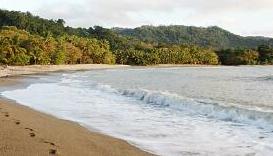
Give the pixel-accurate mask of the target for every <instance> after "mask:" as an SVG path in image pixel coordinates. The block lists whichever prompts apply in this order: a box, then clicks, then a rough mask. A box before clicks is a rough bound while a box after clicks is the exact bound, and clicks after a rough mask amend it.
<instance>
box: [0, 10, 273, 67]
mask: <svg viewBox="0 0 273 156" xmlns="http://www.w3.org/2000/svg"><path fill="white" fill-rule="evenodd" d="M271 42H272V39H270V38H263V37H248V38H243V37H240V36H238V35H234V34H231V33H229V32H228V31H225V30H223V29H221V28H218V27H211V28H197V27H185V26H169V27H163V26H162V27H152V26H144V27H140V28H136V29H120V28H119V29H117V28H115V29H106V28H103V27H100V26H94V27H90V28H72V27H69V26H65V21H64V20H62V19H57V20H48V19H43V18H40V17H38V16H34V15H32V14H31V13H29V12H27V13H24V12H18V11H7V10H0V64H7V65H32V64H81V63H107V64H114V63H118V64H129V65H154V64H227V65H239V64H273V48H272V47H271ZM234 47H236V48H234Z"/></svg>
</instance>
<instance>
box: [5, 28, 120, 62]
mask: <svg viewBox="0 0 273 156" xmlns="http://www.w3.org/2000/svg"><path fill="white" fill-rule="evenodd" d="M114 58H115V57H114V55H113V54H112V52H111V51H110V47H109V44H108V42H106V41H99V40H97V39H89V38H80V37H77V36H67V35H64V36H60V37H58V38H53V37H52V36H51V35H48V36H47V37H41V36H38V35H31V34H30V33H28V32H26V31H23V30H18V29H17V28H16V27H2V29H1V30H0V63H1V64H8V65H30V64H65V63H67V64H77V63H108V64H113V63H115V59H114Z"/></svg>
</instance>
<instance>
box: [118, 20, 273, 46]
mask: <svg viewBox="0 0 273 156" xmlns="http://www.w3.org/2000/svg"><path fill="white" fill-rule="evenodd" d="M113 30H114V31H115V32H117V33H119V34H121V35H124V36H130V37H135V38H137V39H140V40H143V41H146V42H149V43H156V44H195V45H198V46H201V47H211V48H213V49H217V50H219V49H227V48H256V47H257V46H259V45H261V44H267V45H268V44H270V45H273V39H271V38H265V37H242V36H239V35H235V34H232V33H230V32H228V31H226V30H224V29H222V28H219V27H216V26H213V27H208V28H204V27H194V26H182V25H172V26H158V27H155V26H142V27H138V28H135V29H122V28H113Z"/></svg>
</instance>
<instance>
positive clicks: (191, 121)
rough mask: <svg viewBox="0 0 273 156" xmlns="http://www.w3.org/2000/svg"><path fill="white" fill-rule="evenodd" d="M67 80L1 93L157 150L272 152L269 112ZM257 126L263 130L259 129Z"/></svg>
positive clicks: (161, 152) (164, 152) (182, 152)
mask: <svg viewBox="0 0 273 156" xmlns="http://www.w3.org/2000/svg"><path fill="white" fill-rule="evenodd" d="M73 79H74V78H73V77H69V79H67V78H65V79H62V81H61V82H59V83H43V84H32V85H30V86H29V87H28V88H26V89H19V90H14V91H6V92H3V93H2V95H4V96H6V97H7V98H10V99H14V100H16V101H18V102H19V103H22V104H24V105H27V106H30V107H32V108H34V109H37V110H39V111H43V112H46V113H49V114H52V115H55V116H57V117H59V118H63V119H68V120H72V121H76V122H79V123H81V124H82V125H84V126H86V127H88V128H91V129H97V130H99V131H101V132H103V133H106V134H108V135H112V136H115V137H118V138H121V139H125V140H127V141H129V142H130V143H132V144H134V145H136V146H138V147H140V148H142V149H144V150H148V151H152V152H153V153H155V154H159V155H219V154H220V155H246V154H253V153H255V154H256V155H270V154H271V153H272V152H273V144H272V143H273V136H272V134H271V133H270V132H271V131H270V130H269V129H270V124H272V122H271V120H272V119H271V118H272V117H271V112H261V111H257V110H251V109H247V108H240V107H235V106H226V105H224V104H220V103H217V102H215V101H208V100H203V101H202V100H201V101H200V99H191V98H187V97H183V96H179V95H176V94H172V93H169V92H162V91H151V90H144V89H129V90H128V89H115V88H112V87H111V86H109V85H104V84H91V81H89V83H90V84H86V82H84V84H85V85H83V84H82V83H81V81H79V80H77V81H74V80H73ZM92 83H93V82H92ZM89 85H90V86H89ZM267 113H268V114H267ZM227 120H228V122H227ZM261 126H262V127H263V128H265V129H259V127H261ZM223 142H224V144H223Z"/></svg>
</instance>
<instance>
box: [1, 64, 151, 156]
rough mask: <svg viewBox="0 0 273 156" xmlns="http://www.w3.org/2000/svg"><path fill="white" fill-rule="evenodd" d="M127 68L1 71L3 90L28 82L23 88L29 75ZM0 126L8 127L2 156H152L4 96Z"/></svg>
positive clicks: (95, 67)
mask: <svg viewBox="0 0 273 156" xmlns="http://www.w3.org/2000/svg"><path fill="white" fill-rule="evenodd" d="M124 67H128V66H111V65H81V66H77V67H74V68H71V66H70V65H65V66H64V67H61V66H57V67H53V68H51V66H47V67H43V68H42V70H41V66H31V67H29V66H28V67H27V66H26V67H14V66H11V67H8V69H6V71H9V72H4V74H3V72H2V71H3V70H0V77H2V78H1V79H0V85H1V87H3V88H12V87H13V86H20V85H24V82H23V83H22V84H20V80H21V79H22V78H20V75H26V74H43V73H47V72H56V71H59V72H61V71H76V70H91V69H112V68H124ZM68 68H70V69H68ZM11 69H14V70H11ZM67 69H68V70H67ZM13 72H14V73H13ZM9 76H12V77H9ZM16 88H17V87H16ZM0 125H4V126H0V155H6V156H9V155H12V156H13V155H22V156H32V155H33V156H34V155H41V156H43V155H45V156H46V155H65V156H69V155H71V156H72V155H73V156H74V155H105V156H106V155H107V156H108V155H113V156H114V155H117V156H119V155H132V156H138V155H152V154H151V153H148V152H146V151H143V150H141V149H139V148H137V147H135V146H134V145H131V144H129V143H128V142H126V141H125V140H121V139H118V138H114V137H111V136H108V135H105V134H101V133H99V132H94V131H91V130H89V129H87V128H84V127H83V126H81V125H80V124H79V123H76V122H73V121H67V120H63V119H59V118H56V117H54V116H51V115H48V114H45V113H42V112H39V111H36V110H34V109H32V108H29V107H27V106H24V105H20V104H18V103H16V102H14V101H12V100H9V99H6V98H5V97H1V96H0Z"/></svg>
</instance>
